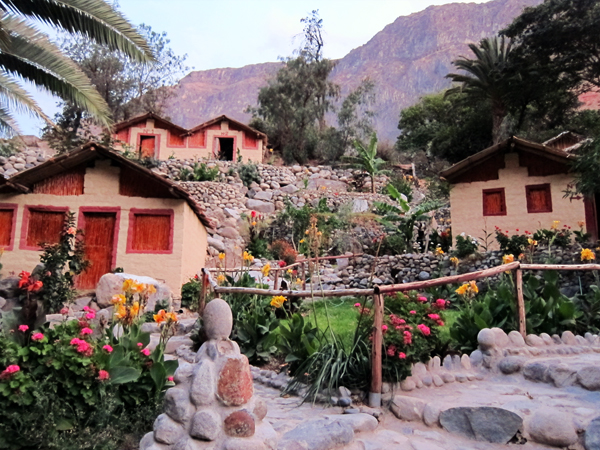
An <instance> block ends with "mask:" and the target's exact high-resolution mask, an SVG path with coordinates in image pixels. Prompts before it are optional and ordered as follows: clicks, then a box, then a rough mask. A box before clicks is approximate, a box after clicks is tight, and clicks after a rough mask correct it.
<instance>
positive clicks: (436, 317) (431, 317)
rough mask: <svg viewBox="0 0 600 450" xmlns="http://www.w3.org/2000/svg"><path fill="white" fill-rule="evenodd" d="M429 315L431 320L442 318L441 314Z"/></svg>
mask: <svg viewBox="0 0 600 450" xmlns="http://www.w3.org/2000/svg"><path fill="white" fill-rule="evenodd" d="M427 317H429V318H430V319H431V320H439V319H440V315H439V314H427Z"/></svg>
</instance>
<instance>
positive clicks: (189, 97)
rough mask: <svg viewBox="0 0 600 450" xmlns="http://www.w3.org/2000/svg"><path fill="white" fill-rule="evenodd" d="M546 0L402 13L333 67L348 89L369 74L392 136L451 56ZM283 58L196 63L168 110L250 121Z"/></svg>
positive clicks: (189, 120) (383, 130)
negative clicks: (211, 65)
mask: <svg viewBox="0 0 600 450" xmlns="http://www.w3.org/2000/svg"><path fill="white" fill-rule="evenodd" d="M539 3H541V0H494V1H491V2H488V3H481V4H475V3H452V4H447V5H442V6H430V7H429V8H427V9H425V10H423V11H420V12H418V13H415V14H411V15H409V16H402V17H398V18H397V19H396V20H395V21H394V22H393V23H391V24H389V25H387V26H386V27H385V28H384V29H383V30H382V31H380V32H379V33H377V34H376V35H375V36H374V37H373V38H372V39H371V40H370V41H369V42H367V43H366V44H365V45H363V46H361V47H359V48H356V49H354V50H352V51H351V52H350V53H348V55H346V56H345V57H344V58H342V59H341V60H339V61H338V64H337V66H336V68H335V69H334V72H333V74H332V77H333V80H334V81H335V82H336V83H338V84H340V85H341V87H342V94H345V93H347V92H349V91H350V90H351V89H353V88H354V87H356V86H357V85H358V84H359V83H360V82H361V80H362V79H364V78H366V77H369V78H371V79H372V80H373V81H375V83H376V95H377V105H376V107H375V110H376V111H377V113H378V116H377V119H376V128H377V131H378V133H379V136H380V139H381V140H385V139H388V140H390V141H392V142H393V141H394V140H395V138H396V136H397V134H398V130H397V124H398V116H399V113H400V110H401V109H402V108H405V107H407V106H410V105H411V104H414V103H415V102H416V101H417V100H418V98H419V97H420V96H422V95H424V94H427V93H432V92H436V91H439V90H440V89H443V88H445V87H447V86H448V81H447V80H446V79H445V78H444V76H445V75H446V74H447V73H448V72H449V71H451V70H452V64H451V62H452V60H454V59H456V58H457V57H458V56H460V55H466V56H470V50H469V49H468V47H467V45H468V44H469V43H472V42H477V41H479V40H480V39H482V38H484V37H486V36H491V35H494V34H495V33H497V32H498V31H499V30H501V29H502V28H503V27H504V26H506V25H507V24H508V23H510V22H511V21H512V19H513V18H514V17H516V16H518V15H519V14H520V12H521V11H522V9H523V8H524V7H526V6H533V5H536V4H539ZM279 67H280V63H263V64H253V65H248V66H245V67H241V68H224V69H213V70H205V71H196V72H192V73H190V74H189V75H188V76H186V77H185V78H183V79H182V80H181V81H180V83H179V85H178V86H177V87H176V88H175V89H176V90H175V95H174V96H173V97H172V98H171V99H170V101H169V104H168V107H167V114H168V115H169V116H170V117H171V119H172V120H173V121H174V122H175V123H178V124H180V125H182V126H184V127H191V126H194V125H197V124H199V123H201V122H203V121H205V120H208V119H210V118H212V117H215V116H217V115H219V114H227V115H229V116H231V117H232V118H234V119H237V120H241V121H248V120H249V118H250V117H249V115H248V114H246V113H244V109H245V108H246V106H248V105H254V104H256V97H257V93H258V90H259V88H260V87H261V86H264V85H265V84H266V80H267V79H268V78H269V77H270V76H272V75H273V74H274V73H275V72H276V71H277V70H278V68H279Z"/></svg>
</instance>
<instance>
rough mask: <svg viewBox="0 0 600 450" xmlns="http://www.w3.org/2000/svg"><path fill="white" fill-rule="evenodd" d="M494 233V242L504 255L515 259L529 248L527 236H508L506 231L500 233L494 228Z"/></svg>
mask: <svg viewBox="0 0 600 450" xmlns="http://www.w3.org/2000/svg"><path fill="white" fill-rule="evenodd" d="M495 233H496V241H497V242H498V244H499V245H500V251H502V253H504V254H505V255H513V256H514V257H515V258H516V257H518V256H519V255H520V254H521V253H524V252H525V250H526V249H527V247H528V246H529V239H530V237H529V235H527V234H513V235H512V236H509V235H508V231H507V232H502V230H501V229H500V228H498V227H496V230H495Z"/></svg>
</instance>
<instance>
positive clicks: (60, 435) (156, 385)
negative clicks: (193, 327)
mask: <svg viewBox="0 0 600 450" xmlns="http://www.w3.org/2000/svg"><path fill="white" fill-rule="evenodd" d="M129 281H131V280H129ZM131 287H132V288H134V289H135V290H136V292H137V291H140V292H141V293H139V294H132V290H131V289H126V290H125V293H124V294H123V296H120V295H119V296H115V297H117V298H118V301H116V315H115V318H116V320H117V322H115V323H113V324H112V325H111V326H110V327H109V328H108V329H104V328H102V329H99V330H96V331H94V330H93V329H92V325H91V323H90V322H89V321H90V320H92V319H94V318H95V312H94V311H93V310H91V309H89V308H86V309H85V311H84V314H85V315H84V317H82V318H81V319H79V320H71V321H63V322H61V323H59V324H57V325H56V326H54V327H52V328H51V327H50V326H49V325H47V324H46V325H44V326H43V327H42V328H40V329H38V330H36V331H35V332H30V331H31V330H29V329H28V328H27V327H26V326H25V325H21V326H19V327H16V328H15V327H11V326H10V323H9V322H10V317H8V318H7V317H6V316H5V317H3V324H2V325H3V326H2V330H3V334H2V335H0V448H15V449H17V448H18V449H21V448H22V449H39V448H43V449H63V448H77V449H82V450H83V449H90V450H91V449H107V450H108V449H112V448H119V447H120V445H121V444H122V443H123V441H124V440H125V439H126V437H127V436H126V435H127V434H131V433H132V432H133V434H135V436H134V437H133V438H132V440H134V441H139V438H140V437H141V434H143V433H144V432H145V431H147V430H149V429H151V426H152V421H153V419H154V417H155V414H156V413H157V411H158V410H159V408H160V403H161V400H162V395H163V393H164V391H165V387H166V386H172V383H171V382H170V377H171V375H172V374H173V373H174V371H175V369H176V368H177V361H165V360H164V356H163V352H164V348H165V345H166V342H167V340H168V338H169V336H170V334H171V333H172V331H173V325H174V321H176V317H175V316H169V314H171V313H165V312H164V311H162V316H161V313H159V314H158V316H157V317H158V318H159V319H160V317H165V316H167V317H169V319H168V320H167V321H166V323H165V324H163V328H162V333H161V339H160V343H159V345H158V346H157V347H156V348H155V349H154V350H153V351H150V350H149V349H148V348H147V345H148V344H149V342H150V335H149V334H148V333H144V332H142V331H141V330H140V327H139V324H138V322H139V319H140V311H141V309H140V308H142V310H143V304H144V301H145V299H147V294H148V289H149V288H148V287H147V286H145V285H138V284H135V283H133V282H132V283H131ZM138 288H139V289H138ZM132 301H133V303H132ZM136 302H137V307H136V305H135V303H136ZM140 304H141V307H140ZM13 319H14V317H13ZM157 321H162V320H157ZM117 325H118V326H119V327H120V330H121V334H120V337H118V338H117V337H115V333H114V332H113V331H114V330H113V328H114V327H115V326H117ZM11 328H12V329H11ZM132 427H133V428H132ZM132 430H133V431H132Z"/></svg>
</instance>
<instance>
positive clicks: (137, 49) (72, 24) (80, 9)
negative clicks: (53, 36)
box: [0, 0, 154, 62]
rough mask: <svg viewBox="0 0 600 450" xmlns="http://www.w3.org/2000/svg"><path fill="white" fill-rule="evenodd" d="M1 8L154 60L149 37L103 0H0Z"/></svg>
mask: <svg viewBox="0 0 600 450" xmlns="http://www.w3.org/2000/svg"><path fill="white" fill-rule="evenodd" d="M0 7H2V8H3V9H4V10H8V11H12V12H13V13H15V14H18V15H22V16H28V17H31V18H34V19H36V20H39V21H41V22H43V23H45V24H48V25H50V26H53V27H54V28H58V29H62V30H65V31H68V32H69V33H80V34H82V35H85V36H87V37H89V38H90V39H92V40H94V41H96V42H98V43H99V44H103V45H107V46H109V47H110V48H111V49H113V50H119V51H121V52H123V53H125V54H126V55H128V56H129V57H130V58H132V59H135V60H137V61H140V62H143V61H152V60H153V59H154V57H153V55H152V51H151V50H150V47H149V46H148V44H147V42H146V40H145V39H144V38H143V37H142V36H140V34H139V33H138V32H137V31H136V30H135V28H134V27H133V26H132V25H131V24H130V23H129V22H128V21H127V19H125V17H123V15H122V14H120V13H119V12H118V11H116V10H115V9H114V8H112V7H111V6H110V5H109V4H108V3H106V2H105V1H103V0H0Z"/></svg>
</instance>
